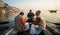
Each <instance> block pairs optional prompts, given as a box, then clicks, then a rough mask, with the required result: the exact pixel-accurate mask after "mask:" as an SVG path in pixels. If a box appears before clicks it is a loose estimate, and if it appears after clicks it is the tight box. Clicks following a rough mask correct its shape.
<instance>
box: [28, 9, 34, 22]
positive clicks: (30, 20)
mask: <svg viewBox="0 0 60 35" xmlns="http://www.w3.org/2000/svg"><path fill="white" fill-rule="evenodd" d="M34 16H35V15H34V13H33V12H32V10H31V9H30V10H29V13H28V14H27V17H28V20H27V22H33V21H34V20H33V18H34Z"/></svg>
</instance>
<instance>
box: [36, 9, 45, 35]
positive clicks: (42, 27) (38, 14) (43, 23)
mask: <svg viewBox="0 0 60 35" xmlns="http://www.w3.org/2000/svg"><path fill="white" fill-rule="evenodd" d="M36 17H38V18H40V23H39V29H40V31H41V32H40V34H39V35H45V34H44V32H43V31H44V30H45V29H46V22H45V20H44V18H43V17H42V15H41V11H40V10H38V11H37V12H36ZM36 22H37V21H36Z"/></svg>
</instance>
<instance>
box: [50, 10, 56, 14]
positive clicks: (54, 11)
mask: <svg viewBox="0 0 60 35" xmlns="http://www.w3.org/2000/svg"><path fill="white" fill-rule="evenodd" d="M49 12H50V13H56V12H57V10H49Z"/></svg>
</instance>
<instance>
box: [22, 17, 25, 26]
mask: <svg viewBox="0 0 60 35" xmlns="http://www.w3.org/2000/svg"><path fill="white" fill-rule="evenodd" d="M21 23H22V24H23V25H25V20H24V18H23V17H22V18H21Z"/></svg>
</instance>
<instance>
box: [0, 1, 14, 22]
mask: <svg viewBox="0 0 60 35" xmlns="http://www.w3.org/2000/svg"><path fill="white" fill-rule="evenodd" d="M12 9H13V8H11V7H10V6H9V5H8V4H6V3H4V2H3V1H1V0H0V22H3V21H7V20H8V17H9V15H10V11H9V10H12Z"/></svg>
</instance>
